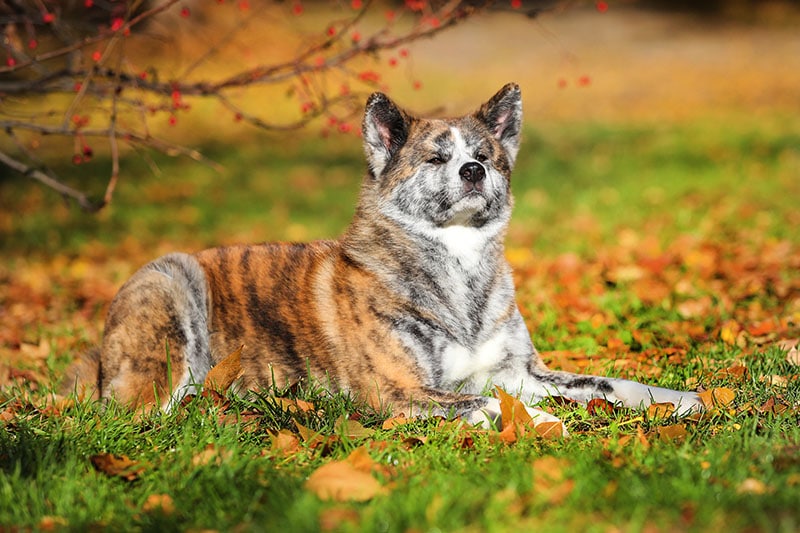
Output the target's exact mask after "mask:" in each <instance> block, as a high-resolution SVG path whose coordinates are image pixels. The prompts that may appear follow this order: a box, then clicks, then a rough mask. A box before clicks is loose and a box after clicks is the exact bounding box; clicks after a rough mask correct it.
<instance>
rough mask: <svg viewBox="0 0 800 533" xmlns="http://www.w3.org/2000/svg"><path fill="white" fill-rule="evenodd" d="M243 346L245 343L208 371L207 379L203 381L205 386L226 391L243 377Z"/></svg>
mask: <svg viewBox="0 0 800 533" xmlns="http://www.w3.org/2000/svg"><path fill="white" fill-rule="evenodd" d="M242 348H244V344H242V345H241V346H239V348H238V349H237V350H235V351H233V353H231V354H230V355H228V356H227V357H226V358H225V359H223V360H222V361H220V362H219V363H217V365H216V366H215V367H214V368H212V369H211V370H209V371H208V374H206V380H205V381H204V382H203V388H206V389H213V390H217V391H226V390H228V389H229V388H230V387H231V385H233V382H234V381H236V380H237V379H239V378H240V377H242V374H244V370H242Z"/></svg>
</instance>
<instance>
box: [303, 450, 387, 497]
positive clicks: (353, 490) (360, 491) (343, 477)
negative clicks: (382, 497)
mask: <svg viewBox="0 0 800 533" xmlns="http://www.w3.org/2000/svg"><path fill="white" fill-rule="evenodd" d="M351 456H352V454H351ZM354 460H356V461H357V462H359V464H358V466H356V465H355V464H353V462H351V460H350V457H348V458H347V459H345V460H344V461H333V462H331V463H328V464H325V465H322V466H321V467H319V468H318V469H317V470H315V471H314V472H313V473H312V474H311V475H310V476H309V477H308V480H307V481H306V484H305V488H306V490H309V491H311V492H313V493H314V494H316V495H317V497H318V498H319V499H321V500H333V501H338V502H347V501H352V502H365V501H367V500H371V499H372V498H374V497H375V496H377V495H379V494H383V493H385V492H386V489H385V488H384V487H382V486H381V484H380V483H378V480H376V479H375V478H374V477H372V475H371V474H369V473H368V472H364V471H363V468H364V466H365V462H364V460H363V459H359V458H355V459H354Z"/></svg>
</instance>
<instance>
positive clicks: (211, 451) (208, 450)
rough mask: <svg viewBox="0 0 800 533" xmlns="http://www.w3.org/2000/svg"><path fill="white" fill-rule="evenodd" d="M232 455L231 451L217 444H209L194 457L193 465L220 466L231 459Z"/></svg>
mask: <svg viewBox="0 0 800 533" xmlns="http://www.w3.org/2000/svg"><path fill="white" fill-rule="evenodd" d="M232 455H233V454H232V453H231V452H230V450H226V449H224V448H220V447H219V446H217V445H216V444H207V445H206V447H205V448H203V450H202V451H200V452H199V453H197V454H195V455H194V457H192V464H193V465H194V466H206V465H209V464H214V465H220V464H222V462H223V461H226V460H228V459H230V457H231V456H232Z"/></svg>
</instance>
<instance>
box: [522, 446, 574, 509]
mask: <svg viewBox="0 0 800 533" xmlns="http://www.w3.org/2000/svg"><path fill="white" fill-rule="evenodd" d="M569 465H570V462H569V461H568V460H566V459H563V458H556V457H552V456H546V457H540V458H539V459H536V460H535V461H533V465H532V466H533V491H534V492H535V493H536V495H537V496H539V497H541V498H542V499H544V500H545V501H547V502H548V503H549V504H551V505H559V504H561V503H562V502H563V501H564V499H566V497H567V496H569V494H570V492H572V489H573V488H574V487H575V482H574V481H573V480H571V479H568V478H567V476H566V474H565V473H564V469H565V468H567V467H568V466H569Z"/></svg>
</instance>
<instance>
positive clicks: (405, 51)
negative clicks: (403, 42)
mask: <svg viewBox="0 0 800 533" xmlns="http://www.w3.org/2000/svg"><path fill="white" fill-rule="evenodd" d="M397 53H398V54H400V57H408V48H401V49H400V50H398V52H397Z"/></svg>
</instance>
